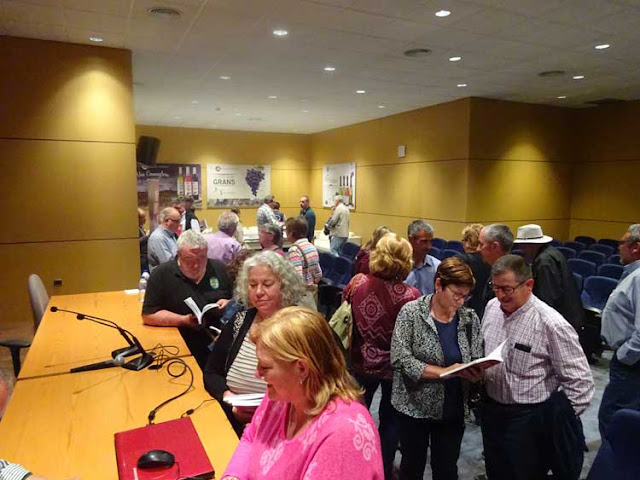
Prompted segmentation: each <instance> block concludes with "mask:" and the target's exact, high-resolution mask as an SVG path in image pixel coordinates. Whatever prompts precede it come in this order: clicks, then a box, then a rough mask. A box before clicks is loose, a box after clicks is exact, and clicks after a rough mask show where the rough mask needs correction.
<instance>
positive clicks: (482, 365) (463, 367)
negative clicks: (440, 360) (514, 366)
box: [440, 340, 507, 381]
mask: <svg viewBox="0 0 640 480" xmlns="http://www.w3.org/2000/svg"><path fill="white" fill-rule="evenodd" d="M505 343H507V341H506V340H505V341H504V342H502V343H501V344H500V345H498V346H497V347H496V348H495V349H494V350H493V352H491V353H490V354H489V355H487V356H486V357H482V358H478V359H477V360H474V361H473V362H469V363H462V364H456V365H452V366H451V367H449V368H447V369H446V370H445V371H444V372H443V373H441V374H440V378H443V379H447V378H452V377H454V376H460V377H463V378H465V379H466V380H471V381H473V380H472V378H473V379H475V378H477V377H478V376H479V375H480V372H479V370H486V369H487V368H489V367H493V366H494V365H497V364H498V363H502V361H503V360H502V347H504V345H505ZM476 381H477V380H476Z"/></svg>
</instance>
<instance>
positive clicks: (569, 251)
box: [556, 247, 576, 260]
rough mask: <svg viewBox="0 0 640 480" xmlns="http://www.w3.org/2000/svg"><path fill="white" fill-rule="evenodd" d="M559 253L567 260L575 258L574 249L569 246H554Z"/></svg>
mask: <svg viewBox="0 0 640 480" xmlns="http://www.w3.org/2000/svg"><path fill="white" fill-rule="evenodd" d="M556 250H558V251H559V252H560V253H562V254H563V255H564V258H566V259H567V260H569V259H570V258H576V251H575V250H574V249H573V248H569V247H556Z"/></svg>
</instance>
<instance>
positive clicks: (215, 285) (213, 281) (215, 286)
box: [209, 277, 220, 290]
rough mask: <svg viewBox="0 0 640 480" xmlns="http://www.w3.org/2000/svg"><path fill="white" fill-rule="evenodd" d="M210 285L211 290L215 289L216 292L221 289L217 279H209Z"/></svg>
mask: <svg viewBox="0 0 640 480" xmlns="http://www.w3.org/2000/svg"><path fill="white" fill-rule="evenodd" d="M209 285H211V288H213V289H214V290H217V289H218V287H220V282H219V281H218V279H217V278H216V277H211V278H210V279H209Z"/></svg>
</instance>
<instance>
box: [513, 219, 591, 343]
mask: <svg viewBox="0 0 640 480" xmlns="http://www.w3.org/2000/svg"><path fill="white" fill-rule="evenodd" d="M551 240H553V238H551V237H550V236H548V235H544V234H543V233H542V228H541V227H540V225H535V224H530V225H523V226H522V227H520V228H518V233H517V235H516V239H515V240H514V242H513V243H515V244H517V245H518V248H520V249H522V252H523V253H524V256H525V258H526V259H527V261H528V262H531V269H532V270H533V278H534V280H535V284H534V286H533V294H534V295H535V296H536V297H538V298H539V299H540V300H542V301H543V302H545V303H546V304H547V305H549V306H550V307H553V308H554V309H556V310H557V311H558V312H559V313H560V314H561V315H562V316H563V317H564V318H565V319H567V321H568V322H569V323H570V324H571V325H572V326H573V328H575V330H576V331H577V332H578V333H580V331H581V330H582V326H583V325H584V309H583V308H582V302H581V300H580V295H579V294H578V289H577V288H576V282H575V280H574V278H573V274H572V273H571V270H569V265H568V264H567V260H566V259H565V257H564V255H563V254H562V253H560V252H559V251H558V250H557V249H555V248H554V247H553V246H552V245H551V244H550V242H551Z"/></svg>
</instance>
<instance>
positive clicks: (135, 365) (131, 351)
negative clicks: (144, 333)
mask: <svg viewBox="0 0 640 480" xmlns="http://www.w3.org/2000/svg"><path fill="white" fill-rule="evenodd" d="M50 310H51V311H52V312H54V313H55V312H66V313H72V314H74V315H75V316H76V318H77V319H78V320H89V321H91V322H94V323H97V324H99V325H104V326H105V327H109V328H115V329H116V330H118V332H119V333H120V335H122V337H123V338H124V339H125V340H126V341H127V343H128V344H129V346H128V347H125V348H119V349H117V350H114V351H113V352H111V356H112V357H113V358H112V359H111V360H106V361H104V362H98V363H92V364H89V365H84V366H82V367H76V368H72V369H71V370H70V372H71V373H75V372H86V371H88V370H99V369H102V368H110V367H119V366H121V367H122V368H126V369H127V370H136V371H137V370H142V369H143V368H146V367H148V366H149V365H151V363H152V362H153V355H151V354H149V353H147V352H146V351H145V349H144V348H143V347H142V344H141V343H140V341H139V340H138V339H137V338H136V336H135V335H134V334H133V333H131V332H130V331H129V330H126V329H124V328H122V327H121V326H120V325H118V324H117V323H116V322H114V321H112V320H107V319H106V318H100V317H95V316H93V315H87V314H86V313H80V312H74V311H73V310H66V309H64V308H58V307H56V306H52V307H51V308H50ZM138 353H140V354H141V355H140V356H139V357H136V358H134V359H133V360H129V361H128V362H125V357H128V356H131V355H135V354H138Z"/></svg>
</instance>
